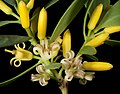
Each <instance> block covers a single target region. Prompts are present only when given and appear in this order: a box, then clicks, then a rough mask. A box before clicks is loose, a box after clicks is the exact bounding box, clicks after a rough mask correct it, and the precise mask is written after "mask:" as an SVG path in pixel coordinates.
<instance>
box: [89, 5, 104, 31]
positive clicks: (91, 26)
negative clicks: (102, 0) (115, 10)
mask: <svg viewBox="0 0 120 94" xmlns="http://www.w3.org/2000/svg"><path fill="white" fill-rule="evenodd" d="M102 9H103V4H99V5H98V6H97V7H96V8H95V9H94V11H93V13H92V15H91V17H90V20H89V22H88V29H89V30H93V29H94V28H95V26H96V25H97V23H98V20H99V18H100V15H101V13H102Z"/></svg>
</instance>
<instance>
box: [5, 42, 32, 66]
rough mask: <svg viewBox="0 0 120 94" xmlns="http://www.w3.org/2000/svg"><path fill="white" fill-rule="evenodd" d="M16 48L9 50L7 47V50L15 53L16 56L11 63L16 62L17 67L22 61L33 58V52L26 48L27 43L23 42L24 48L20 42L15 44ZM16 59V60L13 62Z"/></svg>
mask: <svg viewBox="0 0 120 94" xmlns="http://www.w3.org/2000/svg"><path fill="white" fill-rule="evenodd" d="M14 46H15V48H16V50H12V51H11V50H7V49H5V51H6V52H10V53H12V54H14V55H15V57H13V58H12V59H11V60H10V65H12V63H13V64H14V66H15V67H19V66H20V65H21V61H30V60H32V58H33V54H32V53H31V52H30V51H28V50H25V44H24V43H23V48H21V47H20V46H19V44H17V45H14ZM13 60H14V62H13ZM17 61H18V62H19V63H16V62H17Z"/></svg>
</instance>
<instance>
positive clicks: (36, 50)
mask: <svg viewBox="0 0 120 94" xmlns="http://www.w3.org/2000/svg"><path fill="white" fill-rule="evenodd" d="M33 53H34V54H35V55H39V54H43V48H42V46H40V45H36V46H35V47H34V48H33Z"/></svg>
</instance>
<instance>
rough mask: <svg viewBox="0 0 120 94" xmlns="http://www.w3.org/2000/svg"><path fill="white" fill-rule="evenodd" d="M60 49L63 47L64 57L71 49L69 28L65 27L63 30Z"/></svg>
mask: <svg viewBox="0 0 120 94" xmlns="http://www.w3.org/2000/svg"><path fill="white" fill-rule="evenodd" d="M62 49H63V56H64V57H66V53H67V52H68V51H70V50H71V33H70V30H69V29H67V30H66V31H65V32H64V35H63V42H62Z"/></svg>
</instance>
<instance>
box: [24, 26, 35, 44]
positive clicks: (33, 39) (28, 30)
mask: <svg viewBox="0 0 120 94" xmlns="http://www.w3.org/2000/svg"><path fill="white" fill-rule="evenodd" d="M25 30H26V32H27V34H28V36H29V37H31V38H32V39H31V40H30V42H31V44H32V45H33V46H35V45H36V44H37V41H36V40H35V38H34V37H33V34H32V32H31V31H30V29H29V28H27V29H25Z"/></svg>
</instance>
